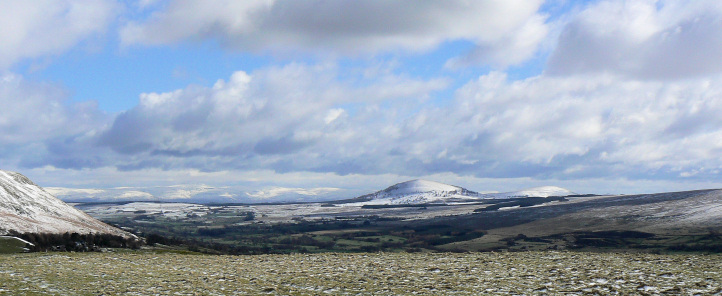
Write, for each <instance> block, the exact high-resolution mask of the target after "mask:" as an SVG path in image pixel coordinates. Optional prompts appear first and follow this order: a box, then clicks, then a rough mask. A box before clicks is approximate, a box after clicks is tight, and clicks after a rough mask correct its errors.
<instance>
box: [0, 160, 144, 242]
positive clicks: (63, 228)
mask: <svg viewBox="0 0 722 296" xmlns="http://www.w3.org/2000/svg"><path fill="white" fill-rule="evenodd" d="M9 230H14V231H17V232H34V233H65V232H70V233H73V232H77V233H109V234H114V235H120V236H126V237H128V236H132V234H129V233H127V232H125V231H122V230H120V229H117V228H115V227H112V226H110V225H107V224H105V223H103V222H100V221H98V220H96V219H95V218H92V217H90V216H88V215H87V214H86V213H84V212H82V211H80V210H78V209H76V208H74V207H72V206H70V205H68V204H66V203H64V202H63V201H61V200H59V199H57V198H56V197H54V196H52V195H51V194H50V193H48V192H47V191H45V190H43V189H42V188H40V187H39V186H38V185H35V183H33V182H32V181H30V180H29V179H28V178H27V177H25V176H23V175H21V174H18V173H14V172H8V171H3V170H0V234H3V233H7V232H8V231H9Z"/></svg>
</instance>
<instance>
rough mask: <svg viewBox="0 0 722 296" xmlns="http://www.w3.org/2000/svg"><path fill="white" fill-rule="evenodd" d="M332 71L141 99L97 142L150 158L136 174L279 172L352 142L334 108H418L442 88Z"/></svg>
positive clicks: (290, 68) (265, 74)
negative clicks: (172, 169) (163, 170)
mask: <svg viewBox="0 0 722 296" xmlns="http://www.w3.org/2000/svg"><path fill="white" fill-rule="evenodd" d="M337 71H338V70H337V69H336V68H335V66H304V65H298V64H289V65H287V66H284V67H281V68H268V69H262V70H259V71H256V72H254V73H251V74H247V73H245V72H236V73H235V74H233V75H232V76H231V78H230V79H228V81H223V80H220V81H218V82H217V83H216V84H215V85H214V86H213V87H212V88H201V87H189V88H187V89H183V90H177V91H173V92H168V93H162V94H157V93H150V94H143V95H141V98H140V103H139V105H138V106H136V107H135V108H133V109H131V110H129V111H127V112H124V113H122V114H120V115H119V116H118V117H117V118H116V119H115V122H114V123H113V125H112V126H111V127H110V129H108V130H107V131H106V132H104V133H102V134H101V136H100V143H101V144H102V145H105V146H108V147H111V148H112V149H113V150H115V151H117V152H119V153H121V154H125V155H138V156H139V157H141V155H150V157H148V158H145V156H143V157H142V158H141V159H140V161H139V162H138V166H139V167H146V166H158V165H160V166H162V165H168V164H169V163H170V164H172V163H174V161H177V162H178V164H179V165H181V166H184V165H190V166H195V165H197V164H196V163H194V162H195V161H197V162H198V164H202V165H203V166H208V167H207V169H218V168H219V167H218V166H222V165H231V166H243V167H246V168H265V167H267V166H268V165H274V164H279V165H281V164H280V163H282V162H286V161H288V160H289V159H288V158H286V157H284V155H291V154H295V153H299V152H300V151H303V150H311V151H310V152H309V153H311V154H314V155H315V156H310V157H309V158H307V159H300V160H299V161H303V162H311V161H313V160H312V159H316V158H322V157H323V156H322V155H320V154H318V153H325V152H331V151H332V150H333V149H332V147H331V146H330V145H332V144H331V143H334V142H337V141H342V142H343V141H344V139H346V140H351V139H353V138H354V137H356V136H357V134H356V131H355V127H351V128H349V126H348V124H349V115H348V113H347V112H346V111H345V110H344V109H343V108H340V107H339V106H341V105H347V104H359V105H360V106H374V105H376V104H378V103H381V102H383V103H388V102H394V101H399V104H403V105H407V103H406V102H407V101H408V100H412V101H421V100H423V99H425V98H427V97H428V95H429V93H430V92H433V91H436V90H441V89H444V88H445V87H446V86H447V83H446V82H445V81H444V80H443V79H432V80H428V81H423V80H415V79H410V78H406V77H399V76H393V75H392V74H389V75H382V76H380V77H378V79H377V80H371V81H369V83H368V84H366V85H363V86H354V85H353V84H352V83H349V82H345V81H343V80H340V79H339V78H338V74H337V73H336V72H337ZM402 101H403V102H402ZM355 109H358V107H355ZM359 112H360V113H364V114H366V112H363V111H359V110H356V113H359ZM310 147H314V148H313V149H310ZM164 157H167V158H170V159H164ZM194 157H197V159H196V160H192V159H193V158H194ZM204 158H208V159H204ZM209 159H213V160H212V161H208V160H209ZM154 160H163V161H162V162H161V163H155V162H153V161H154ZM166 160H167V161H166ZM229 162H230V164H229ZM289 165H290V164H289ZM289 165H283V166H284V167H286V166H289ZM139 167H138V168H139ZM289 168H290V166H289ZM276 169H283V168H276Z"/></svg>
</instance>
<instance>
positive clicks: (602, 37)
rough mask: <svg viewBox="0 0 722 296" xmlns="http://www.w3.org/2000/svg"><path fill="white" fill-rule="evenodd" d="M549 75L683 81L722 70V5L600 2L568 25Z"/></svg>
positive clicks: (669, 1) (674, 1)
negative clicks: (613, 75)
mask: <svg viewBox="0 0 722 296" xmlns="http://www.w3.org/2000/svg"><path fill="white" fill-rule="evenodd" d="M547 72H548V73H550V74H559V75H574V74H579V73H582V74H583V73H604V72H609V73H618V74H623V75H626V76H630V77H635V78H643V79H679V78H687V77H700V76H704V75H710V74H716V73H720V72H722V3H720V2H719V1H715V0H710V1H677V0H664V1H651V0H633V1H601V2H599V3H596V4H594V5H591V6H590V7H588V8H587V9H586V10H584V11H582V12H581V13H580V14H579V15H577V17H576V18H574V19H573V20H572V21H571V22H570V23H568V24H567V25H566V27H565V28H564V30H563V31H562V33H561V36H560V38H559V42H558V45H557V48H556V49H555V51H554V52H553V53H552V55H551V57H550V60H549V65H548V69H547Z"/></svg>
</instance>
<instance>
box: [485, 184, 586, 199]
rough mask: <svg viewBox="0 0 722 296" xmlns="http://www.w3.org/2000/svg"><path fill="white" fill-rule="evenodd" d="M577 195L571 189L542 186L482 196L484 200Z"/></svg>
mask: <svg viewBox="0 0 722 296" xmlns="http://www.w3.org/2000/svg"><path fill="white" fill-rule="evenodd" d="M573 194H576V193H574V192H572V191H570V190H569V189H565V188H561V187H556V186H541V187H534V188H528V189H524V190H519V191H512V192H502V193H489V194H482V195H481V197H482V198H514V197H550V196H567V195H573Z"/></svg>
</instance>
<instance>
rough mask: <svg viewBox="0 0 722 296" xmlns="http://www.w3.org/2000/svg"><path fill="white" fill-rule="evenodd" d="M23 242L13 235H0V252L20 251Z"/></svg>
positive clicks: (23, 247)
mask: <svg viewBox="0 0 722 296" xmlns="http://www.w3.org/2000/svg"><path fill="white" fill-rule="evenodd" d="M24 251H26V250H25V243H24V242H23V241H21V240H18V239H17V238H14V237H0V254H11V253H22V252H24Z"/></svg>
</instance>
